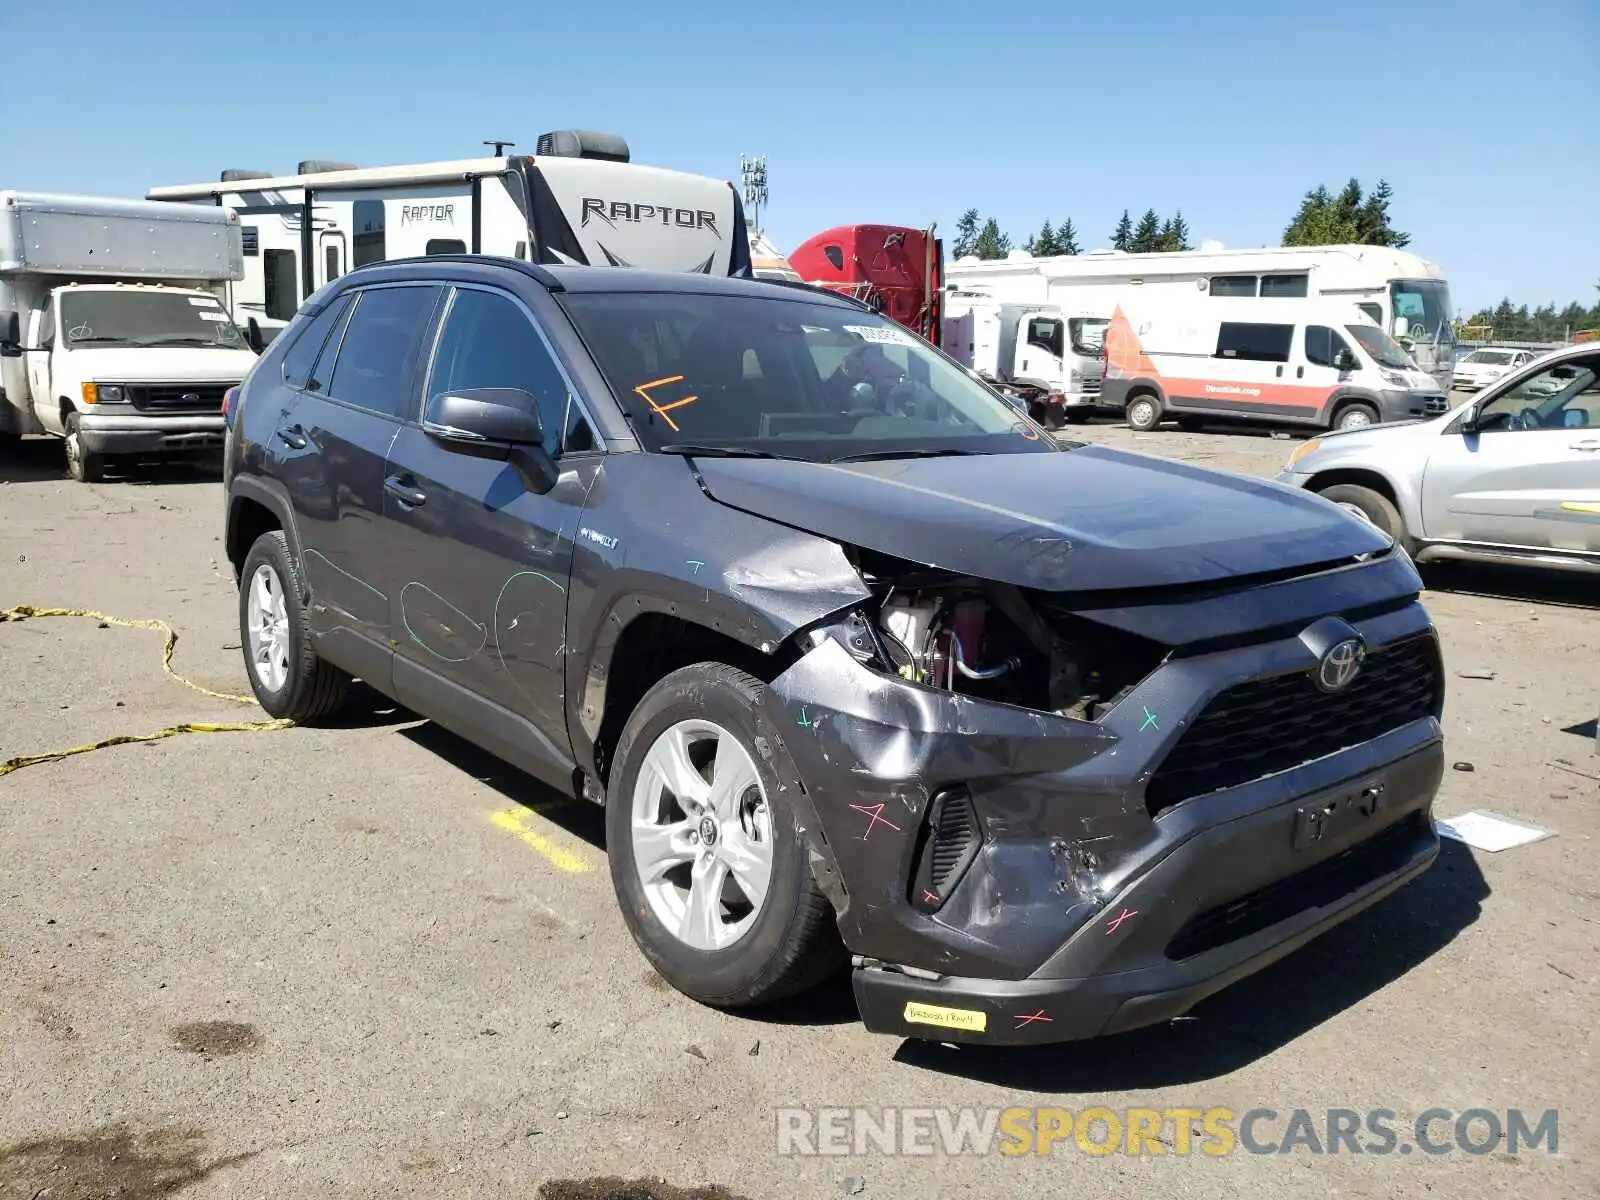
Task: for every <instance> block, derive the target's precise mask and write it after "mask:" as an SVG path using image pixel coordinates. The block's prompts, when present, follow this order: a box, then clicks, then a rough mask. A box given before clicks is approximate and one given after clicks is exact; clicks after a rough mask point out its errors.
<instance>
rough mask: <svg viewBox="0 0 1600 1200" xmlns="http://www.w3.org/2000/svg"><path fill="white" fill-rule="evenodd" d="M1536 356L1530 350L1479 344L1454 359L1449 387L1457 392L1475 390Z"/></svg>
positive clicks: (1536, 355) (1523, 365)
mask: <svg viewBox="0 0 1600 1200" xmlns="http://www.w3.org/2000/svg"><path fill="white" fill-rule="evenodd" d="M1537 357H1538V354H1536V353H1535V352H1534V351H1532V350H1513V349H1512V348H1511V347H1509V346H1480V347H1479V348H1478V349H1476V350H1474V351H1473V352H1472V353H1471V354H1468V355H1465V356H1463V357H1462V358H1459V359H1457V360H1456V366H1455V376H1454V378H1452V379H1451V381H1450V387H1451V389H1452V390H1454V391H1457V392H1475V391H1477V390H1478V389H1479V388H1482V387H1487V386H1488V385H1489V384H1491V383H1493V382H1494V381H1495V380H1496V379H1499V378H1500V377H1501V376H1502V375H1508V374H1510V373H1511V372H1512V371H1515V370H1516V369H1517V368H1518V367H1525V366H1527V365H1528V364H1529V363H1531V362H1532V361H1533V360H1534V359H1535V358H1537Z"/></svg>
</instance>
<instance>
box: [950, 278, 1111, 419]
mask: <svg viewBox="0 0 1600 1200" xmlns="http://www.w3.org/2000/svg"><path fill="white" fill-rule="evenodd" d="M1106 325H1107V321H1106V320H1105V318H1094V317H1083V316H1077V317H1069V316H1067V315H1066V314H1065V313H1063V312H1062V310H1061V309H1060V308H1058V307H1056V306H1054V305H1048V304H1004V303H1001V302H1000V301H999V300H996V299H995V298H994V297H993V296H989V295H985V294H982V293H978V292H963V291H947V292H945V294H944V316H943V318H942V329H941V335H942V336H941V343H942V345H943V347H944V351H945V353H946V354H948V355H950V356H951V357H952V358H954V359H955V360H956V361H957V362H959V363H961V364H962V365H963V366H965V367H969V368H971V369H972V370H974V371H976V372H977V373H978V374H979V376H981V377H982V378H983V379H984V380H985V381H986V382H987V383H989V384H990V385H992V386H994V387H996V388H998V389H999V390H1001V391H1002V392H1005V393H1007V394H1008V395H1012V396H1015V397H1016V398H1017V399H1018V400H1021V401H1022V402H1023V403H1024V404H1026V405H1027V407H1028V411H1029V414H1030V415H1031V416H1032V417H1033V418H1034V419H1035V420H1037V421H1040V422H1041V423H1042V424H1045V425H1047V426H1049V427H1051V428H1056V427H1058V426H1059V425H1060V424H1062V423H1063V422H1064V421H1084V420H1087V419H1088V417H1089V414H1090V413H1091V412H1093V411H1094V406H1095V404H1096V403H1098V402H1099V399H1100V377H1101V373H1102V364H1101V357H1102V354H1101V351H1102V342H1103V340H1104V334H1105V328H1106Z"/></svg>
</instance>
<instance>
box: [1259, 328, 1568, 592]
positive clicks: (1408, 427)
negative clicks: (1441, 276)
mask: <svg viewBox="0 0 1600 1200" xmlns="http://www.w3.org/2000/svg"><path fill="white" fill-rule="evenodd" d="M1278 481H1279V482H1280V483H1287V484H1291V485H1293V486H1295V487H1300V488H1306V489H1308V490H1310V491H1313V492H1317V493H1320V494H1321V495H1322V496H1324V497H1325V498H1327V499H1328V500H1331V501H1333V502H1334V503H1336V504H1338V505H1340V506H1341V507H1343V508H1345V509H1348V510H1349V511H1351V512H1353V513H1355V514H1357V515H1358V516H1361V517H1364V518H1365V519H1366V520H1368V521H1370V522H1371V523H1372V524H1374V525H1376V526H1378V527H1379V528H1380V529H1382V530H1383V531H1384V532H1385V533H1387V534H1389V536H1390V537H1392V538H1394V539H1395V541H1396V542H1398V543H1399V544H1400V545H1401V546H1403V547H1404V548H1405V549H1406V551H1407V552H1408V553H1410V554H1411V556H1412V557H1413V558H1414V559H1415V560H1416V561H1417V562H1419V563H1421V562H1429V561H1436V560H1441V559H1464V560H1473V561H1491V562H1515V563H1524V564H1529V565H1534V566H1544V567H1554V568H1559V569H1565V570H1579V571H1585V570H1586V571H1600V345H1596V344H1593V343H1588V344H1583V345H1577V346H1568V347H1566V348H1564V349H1561V350H1556V351H1552V352H1550V353H1548V354H1545V355H1542V356H1541V357H1539V358H1538V359H1536V360H1534V361H1532V362H1529V363H1526V364H1524V365H1523V366H1522V368H1521V369H1519V370H1516V371H1514V372H1512V373H1511V374H1508V375H1506V376H1505V377H1504V378H1502V379H1500V380H1499V381H1497V382H1496V383H1494V384H1493V385H1491V386H1490V387H1488V388H1486V389H1485V390H1484V391H1483V393H1482V394H1481V395H1479V396H1478V397H1476V398H1475V399H1473V400H1472V401H1470V402H1469V403H1467V404H1464V405H1462V406H1461V407H1460V408H1458V409H1456V410H1455V411H1454V412H1450V413H1446V414H1445V415H1444V416H1441V417H1436V418H1434V419H1432V420H1427V421H1411V422H1406V423H1403V424H1397V425H1379V426H1373V427H1371V428H1369V429H1361V430H1355V431H1352V432H1349V433H1329V434H1324V435H1322V436H1321V437H1316V438H1312V439H1311V440H1309V441H1307V442H1304V443H1303V444H1301V445H1300V446H1299V447H1297V448H1296V449H1295V451H1294V453H1293V454H1291V455H1290V456H1289V461H1288V463H1287V464H1286V466H1285V468H1284V470H1283V471H1282V472H1281V473H1280V474H1279V475H1278Z"/></svg>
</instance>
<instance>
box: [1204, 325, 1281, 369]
mask: <svg viewBox="0 0 1600 1200" xmlns="http://www.w3.org/2000/svg"><path fill="white" fill-rule="evenodd" d="M1293 345H1294V326H1293V325H1267V324H1261V323H1258V322H1252V321H1224V322H1222V328H1221V329H1219V330H1218V331H1217V353H1216V357H1217V358H1232V359H1242V360H1247V361H1250V362H1288V361H1289V348H1290V347H1291V346H1293Z"/></svg>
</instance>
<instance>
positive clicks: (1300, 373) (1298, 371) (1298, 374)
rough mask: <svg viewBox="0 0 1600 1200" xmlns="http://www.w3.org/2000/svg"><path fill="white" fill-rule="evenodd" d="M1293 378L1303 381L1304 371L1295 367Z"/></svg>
mask: <svg viewBox="0 0 1600 1200" xmlns="http://www.w3.org/2000/svg"><path fill="white" fill-rule="evenodd" d="M1294 377H1295V378H1296V379H1304V378H1305V377H1306V369H1305V368H1304V367H1296V368H1295V369H1294Z"/></svg>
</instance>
